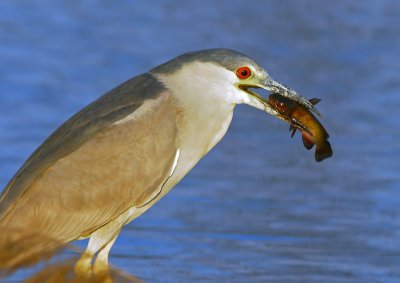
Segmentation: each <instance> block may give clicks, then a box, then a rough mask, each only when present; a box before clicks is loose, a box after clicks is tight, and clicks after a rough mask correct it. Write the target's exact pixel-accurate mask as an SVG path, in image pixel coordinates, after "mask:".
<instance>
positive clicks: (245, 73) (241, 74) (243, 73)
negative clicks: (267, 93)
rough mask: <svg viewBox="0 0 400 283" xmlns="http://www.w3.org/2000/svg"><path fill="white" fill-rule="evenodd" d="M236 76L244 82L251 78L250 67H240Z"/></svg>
mask: <svg viewBox="0 0 400 283" xmlns="http://www.w3.org/2000/svg"><path fill="white" fill-rule="evenodd" d="M236 75H237V76H238V78H239V79H241V80H244V79H247V78H248V77H250V76H251V70H250V68H249V67H246V66H244V67H240V68H238V69H237V70H236Z"/></svg>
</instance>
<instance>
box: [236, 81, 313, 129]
mask: <svg viewBox="0 0 400 283" xmlns="http://www.w3.org/2000/svg"><path fill="white" fill-rule="evenodd" d="M239 87H240V88H241V89H242V90H244V91H245V92H247V93H248V99H249V100H248V101H246V104H249V105H251V106H253V107H255V108H258V109H261V110H263V111H265V112H267V113H269V114H271V115H273V116H276V117H278V118H280V119H282V120H285V121H287V122H289V121H288V118H287V117H286V116H283V115H281V114H280V113H279V112H278V111H276V110H275V109H274V107H272V105H271V104H270V103H269V101H268V100H267V99H265V98H264V97H262V96H261V95H259V94H258V93H256V92H254V91H251V90H250V89H251V88H262V89H265V90H267V91H268V92H270V93H278V94H280V95H282V96H285V97H287V98H289V99H290V100H291V101H293V102H297V103H300V104H301V105H303V106H304V107H306V108H307V109H309V110H310V111H312V112H314V113H315V114H317V115H319V112H318V110H317V109H315V107H314V105H313V104H312V103H311V102H310V101H308V100H307V99H306V98H304V97H302V96H300V95H299V94H298V93H297V92H295V91H294V90H292V89H290V88H288V87H286V86H284V85H283V84H280V83H278V82H276V81H274V80H272V79H271V78H269V79H267V80H266V81H264V82H262V83H257V84H254V85H240V86H239Z"/></svg>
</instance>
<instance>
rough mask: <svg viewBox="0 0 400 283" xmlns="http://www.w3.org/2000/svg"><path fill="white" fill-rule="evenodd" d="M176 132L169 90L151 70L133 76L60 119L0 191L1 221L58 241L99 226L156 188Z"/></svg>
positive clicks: (171, 157) (170, 160) (170, 155)
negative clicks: (49, 236) (43, 233)
mask: <svg viewBox="0 0 400 283" xmlns="http://www.w3.org/2000/svg"><path fill="white" fill-rule="evenodd" d="M175 137H176V124H175V108H174V104H173V102H172V99H171V97H170V95H169V93H168V91H167V90H166V89H165V88H164V87H163V86H162V85H161V83H160V82H159V81H157V79H155V78H154V77H152V76H151V75H150V74H143V75H140V76H138V77H135V78H133V79H131V80H129V81H127V82H125V83H123V84H122V85H120V86H118V87H117V88H115V89H113V90H111V91H110V92H109V93H106V94H105V95H104V96H102V97H100V98H99V99H98V100H96V101H95V102H93V103H92V104H90V105H88V106H87V107H85V108H84V109H82V110H81V111H80V112H78V113H77V114H76V115H74V116H73V117H72V118H70V119H69V120H68V121H66V122H65V123H64V124H63V125H62V126H61V127H60V128H59V129H58V130H56V131H55V132H54V133H53V134H52V135H51V136H50V137H49V138H48V139H47V140H46V141H45V142H44V143H43V144H42V145H41V146H40V147H39V148H38V149H37V150H36V151H35V152H34V153H33V154H32V156H31V157H29V159H28V160H27V161H26V162H25V164H24V165H23V166H22V167H21V169H20V170H19V171H18V172H17V174H16V175H15V176H14V177H13V179H12V180H11V181H10V182H9V184H8V185H7V187H6V188H5V190H4V191H3V192H2V195H1V197H0V222H3V223H18V225H20V226H24V225H29V226H32V225H35V228H37V229H41V230H46V231H48V233H47V234H49V235H51V236H52V237H57V238H59V236H60V235H61V234H62V235H64V236H63V238H65V239H66V238H67V237H68V238H71V239H72V238H76V237H79V236H80V235H81V234H82V233H83V232H84V231H88V230H91V229H95V227H98V226H101V225H104V224H105V223H107V222H108V221H109V220H111V219H113V218H115V217H117V216H118V215H119V214H120V213H122V212H123V211H124V210H126V209H127V208H128V207H130V206H132V205H135V204H140V203H139V202H143V201H145V200H146V195H150V194H151V193H152V192H153V191H155V190H157V189H159V184H160V183H162V182H163V181H164V180H165V178H166V177H167V176H168V174H169V170H170V169H171V165H172V163H173V160H174V156H175V153H176V145H175ZM158 138H159V139H158ZM27 219H28V220H27ZM28 222H29V223H28ZM32 223H33V224H32ZM68 226H70V227H69V228H68ZM58 234H60V235H58Z"/></svg>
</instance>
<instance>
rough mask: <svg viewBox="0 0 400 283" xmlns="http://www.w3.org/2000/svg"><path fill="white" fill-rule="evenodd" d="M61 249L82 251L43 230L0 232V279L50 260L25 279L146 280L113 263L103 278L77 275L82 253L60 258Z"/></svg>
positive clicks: (74, 282) (81, 281)
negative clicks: (63, 243)
mask: <svg viewBox="0 0 400 283" xmlns="http://www.w3.org/2000/svg"><path fill="white" fill-rule="evenodd" d="M62 250H72V251H73V252H75V253H76V252H78V253H79V252H81V251H80V250H78V249H77V248H76V247H73V246H71V245H61V244H60V242H59V241H57V240H54V239H49V238H47V237H45V236H43V234H42V233H37V232H32V231H30V232H27V231H26V230H25V229H24V231H21V230H8V231H7V233H0V281H2V279H4V278H6V277H9V276H10V275H11V274H12V273H14V272H16V271H18V270H21V269H25V268H28V267H31V266H32V265H34V264H37V263H39V262H42V261H43V260H47V263H45V264H44V267H43V268H42V269H40V270H39V271H38V272H36V273H35V274H34V275H32V276H31V277H30V278H28V279H25V282H30V283H36V282H37V283H39V282H40V283H42V282H55V283H56V282H57V283H61V282H68V283H86V282H88V283H94V282H105V283H111V282H116V283H120V282H143V281H141V280H140V279H139V278H137V277H135V276H132V275H129V274H126V273H124V272H122V271H121V270H119V269H117V268H114V267H112V266H110V272H109V274H104V275H101V277H99V276H98V275H97V276H95V275H93V274H85V275H83V276H82V275H81V276H79V277H78V276H76V274H75V272H74V267H75V264H76V262H77V261H78V259H79V256H76V257H72V258H69V259H65V257H64V258H61V257H59V256H58V255H59V254H60V251H62Z"/></svg>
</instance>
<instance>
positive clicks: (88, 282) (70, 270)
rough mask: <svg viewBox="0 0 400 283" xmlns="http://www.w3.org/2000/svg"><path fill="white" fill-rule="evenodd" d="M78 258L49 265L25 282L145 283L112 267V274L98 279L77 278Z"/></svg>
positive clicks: (89, 277) (92, 277)
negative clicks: (75, 271) (76, 265)
mask: <svg viewBox="0 0 400 283" xmlns="http://www.w3.org/2000/svg"><path fill="white" fill-rule="evenodd" d="M77 260H78V258H74V259H70V260H67V261H65V260H63V261H62V262H61V261H60V262H56V263H52V264H49V265H47V266H46V267H45V268H43V269H42V270H40V271H39V272H38V273H36V274H34V275H33V276H31V277H30V278H29V279H27V280H26V281H25V282H27V283H42V282H50V283H59V282H67V283H100V282H102V283H103V282H104V283H111V282H114V283H125V282H126V283H128V282H130V283H132V282H133V283H139V282H144V281H142V280H140V279H139V278H137V277H135V276H132V275H129V274H126V273H124V272H122V271H121V270H118V269H117V268H113V267H111V266H110V274H109V275H104V276H102V277H96V276H94V275H92V274H88V275H87V276H85V277H77V276H76V275H75V273H74V266H75V263H76V261H77Z"/></svg>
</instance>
